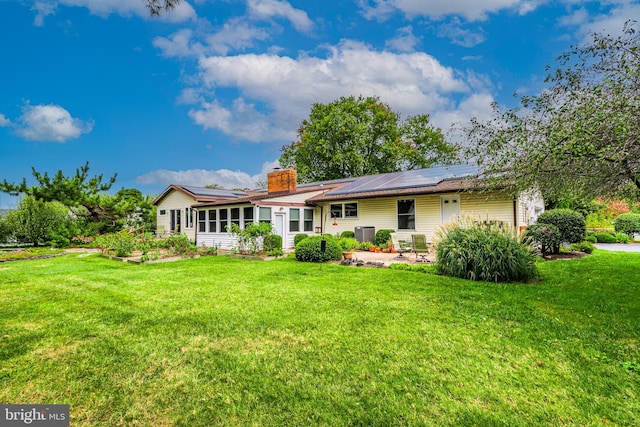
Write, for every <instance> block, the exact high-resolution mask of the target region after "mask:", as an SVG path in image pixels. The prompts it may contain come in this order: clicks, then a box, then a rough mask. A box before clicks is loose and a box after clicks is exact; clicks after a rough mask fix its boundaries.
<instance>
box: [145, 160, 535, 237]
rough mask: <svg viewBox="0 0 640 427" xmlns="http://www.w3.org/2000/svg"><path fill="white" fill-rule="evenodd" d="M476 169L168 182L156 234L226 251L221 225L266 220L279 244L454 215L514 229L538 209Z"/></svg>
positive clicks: (414, 227)
mask: <svg viewBox="0 0 640 427" xmlns="http://www.w3.org/2000/svg"><path fill="white" fill-rule="evenodd" d="M476 175H477V169H476V168H474V167H472V166H468V165H458V166H451V167H437V168H428V169H419V170H412V171H404V172H393V173H385V174H378V175H370V176H364V177H358V178H345V179H339V180H333V181H324V182H315V183H309V184H297V181H296V171H295V170H291V169H287V170H276V171H274V172H271V173H269V174H268V176H267V183H268V188H267V189H256V190H250V191H246V192H245V191H234V190H224V189H209V188H201V187H193V186H182V185H170V186H169V187H167V189H166V190H165V191H163V192H162V193H161V194H160V195H159V196H158V197H157V198H156V200H155V201H154V204H155V205H156V206H157V225H158V234H161V235H162V234H168V233H176V232H182V233H185V234H186V235H187V236H188V237H189V239H191V240H192V241H195V242H196V244H197V245H199V246H202V245H204V246H214V245H218V246H219V247H221V248H223V249H230V248H231V247H232V246H233V245H234V244H235V242H234V241H233V236H232V235H231V234H230V233H228V232H227V231H226V227H227V226H231V224H234V223H235V224H238V225H239V226H240V227H244V224H246V223H248V222H258V221H260V222H269V223H271V224H272V225H273V228H274V233H276V234H278V235H280V236H282V238H283V247H284V249H292V248H293V239H294V236H295V235H296V234H298V233H306V234H309V235H313V234H321V233H329V234H336V233H341V232H343V231H346V230H350V231H354V232H356V238H358V240H360V241H364V240H373V239H372V236H373V235H375V231H377V230H379V229H391V230H395V231H397V232H399V233H419V234H424V235H426V236H427V239H428V240H431V239H432V238H433V236H434V234H435V232H436V230H437V229H438V228H439V227H440V226H441V225H443V224H445V223H447V222H449V221H451V220H454V219H456V218H458V217H460V216H465V217H471V218H477V219H478V220H479V221H486V220H490V221H500V222H501V223H503V224H504V225H505V226H506V227H512V228H514V229H515V230H520V229H521V228H522V227H523V226H526V225H529V224H533V223H534V222H535V221H536V219H537V217H538V216H539V215H540V214H541V213H542V212H543V210H544V203H543V201H542V198H541V197H540V196H539V195H536V194H535V193H533V192H531V193H529V194H521V195H519V196H518V197H512V196H510V195H508V194H507V193H502V192H482V191H478V188H479V181H478V180H477V179H475V177H476Z"/></svg>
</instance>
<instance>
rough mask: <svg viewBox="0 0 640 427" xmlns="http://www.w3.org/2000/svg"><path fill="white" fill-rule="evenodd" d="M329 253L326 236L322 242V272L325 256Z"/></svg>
mask: <svg viewBox="0 0 640 427" xmlns="http://www.w3.org/2000/svg"><path fill="white" fill-rule="evenodd" d="M325 252H327V241H326V240H325V238H324V236H323V237H322V240H320V253H321V254H322V262H321V263H320V269H321V270H322V265H323V264H324V254H325Z"/></svg>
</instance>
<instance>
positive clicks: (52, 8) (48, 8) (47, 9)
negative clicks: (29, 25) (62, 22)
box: [31, 1, 56, 27]
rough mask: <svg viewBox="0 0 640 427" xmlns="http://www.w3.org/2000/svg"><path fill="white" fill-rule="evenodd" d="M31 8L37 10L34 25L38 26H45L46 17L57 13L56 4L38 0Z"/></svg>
mask: <svg viewBox="0 0 640 427" xmlns="http://www.w3.org/2000/svg"><path fill="white" fill-rule="evenodd" d="M31 10H33V11H35V12H37V13H36V17H35V18H33V25H35V26H36V27H42V26H44V18H46V17H47V16H49V15H53V14H55V13H56V4H55V3H48V2H42V1H37V2H35V3H34V4H33V6H32V7H31Z"/></svg>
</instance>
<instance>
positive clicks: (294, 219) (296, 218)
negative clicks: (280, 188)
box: [289, 209, 300, 232]
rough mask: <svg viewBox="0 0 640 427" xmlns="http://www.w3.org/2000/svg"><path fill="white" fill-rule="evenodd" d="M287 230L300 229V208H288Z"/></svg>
mask: <svg viewBox="0 0 640 427" xmlns="http://www.w3.org/2000/svg"><path fill="white" fill-rule="evenodd" d="M289 231H290V232H294V231H300V209H289Z"/></svg>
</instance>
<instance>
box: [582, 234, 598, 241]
mask: <svg viewBox="0 0 640 427" xmlns="http://www.w3.org/2000/svg"><path fill="white" fill-rule="evenodd" d="M584 240H585V241H586V242H591V243H598V238H597V237H596V236H594V235H593V234H590V235H588V236H587V237H585V238H584Z"/></svg>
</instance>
